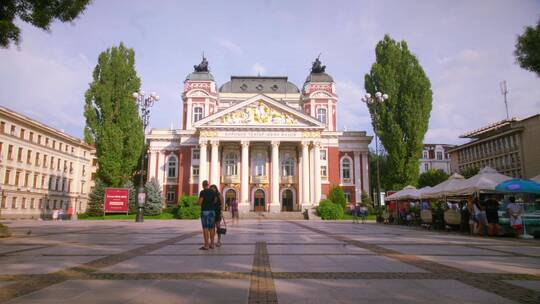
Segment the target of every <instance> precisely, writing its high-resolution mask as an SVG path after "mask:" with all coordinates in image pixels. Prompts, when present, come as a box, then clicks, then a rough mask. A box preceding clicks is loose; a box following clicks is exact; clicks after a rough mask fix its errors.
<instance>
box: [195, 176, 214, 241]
mask: <svg viewBox="0 0 540 304" xmlns="http://www.w3.org/2000/svg"><path fill="white" fill-rule="evenodd" d="M202 186H203V190H202V191H201V192H200V193H199V199H198V200H197V205H200V206H201V223H202V228H203V238H204V246H203V247H201V248H199V249H200V250H208V249H212V248H214V238H215V232H216V231H215V225H216V211H215V206H214V205H215V203H216V192H215V191H213V190H212V189H210V188H209V187H208V181H207V180H205V181H203V183H202Z"/></svg>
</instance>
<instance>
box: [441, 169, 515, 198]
mask: <svg viewBox="0 0 540 304" xmlns="http://www.w3.org/2000/svg"><path fill="white" fill-rule="evenodd" d="M509 179H512V177H510V176H506V175H504V174H500V173H499V172H497V170H495V169H493V168H491V167H484V168H483V169H482V170H480V172H478V174H476V175H475V176H472V177H470V178H468V179H466V180H465V181H464V182H462V183H458V184H457V186H455V187H454V188H453V189H450V190H448V193H446V194H445V195H446V196H454V195H455V196H459V195H471V194H473V193H475V192H479V191H495V187H496V186H497V185H498V184H500V183H502V182H504V181H506V180H509Z"/></svg>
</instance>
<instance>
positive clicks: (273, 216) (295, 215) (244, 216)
mask: <svg viewBox="0 0 540 304" xmlns="http://www.w3.org/2000/svg"><path fill="white" fill-rule="evenodd" d="M223 214H224V216H225V219H226V220H231V213H230V212H228V211H225V212H223ZM240 219H241V220H304V214H303V213H302V212H300V211H296V212H277V213H271V212H255V211H250V212H246V213H240Z"/></svg>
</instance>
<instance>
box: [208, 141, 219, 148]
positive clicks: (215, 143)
mask: <svg viewBox="0 0 540 304" xmlns="http://www.w3.org/2000/svg"><path fill="white" fill-rule="evenodd" d="M210 144H211V145H212V147H219V140H212V141H210Z"/></svg>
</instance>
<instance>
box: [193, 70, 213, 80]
mask: <svg viewBox="0 0 540 304" xmlns="http://www.w3.org/2000/svg"><path fill="white" fill-rule="evenodd" d="M186 80H203V81H204V80H211V81H214V76H213V75H212V74H211V73H210V72H192V73H191V74H189V75H187V77H186Z"/></svg>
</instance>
